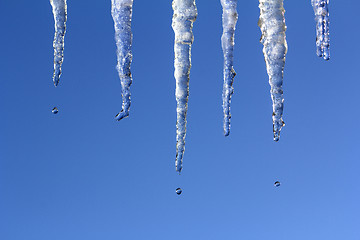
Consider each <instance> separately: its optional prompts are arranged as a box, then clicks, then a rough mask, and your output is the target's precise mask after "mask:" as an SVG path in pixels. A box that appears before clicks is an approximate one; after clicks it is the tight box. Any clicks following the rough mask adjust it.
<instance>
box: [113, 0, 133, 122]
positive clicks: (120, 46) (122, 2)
mask: <svg viewBox="0 0 360 240" xmlns="http://www.w3.org/2000/svg"><path fill="white" fill-rule="evenodd" d="M132 6H133V0H111V15H112V17H113V20H114V28H115V41H116V47H117V50H116V53H117V66H116V69H117V71H118V73H119V78H120V83H121V96H122V109H121V111H120V112H119V113H118V114H117V115H116V116H115V119H116V120H118V121H120V120H121V119H123V118H125V117H128V116H129V110H130V104H131V102H130V85H131V83H132V77H131V71H130V66H131V62H132V52H131V45H132V33H131V18H132Z"/></svg>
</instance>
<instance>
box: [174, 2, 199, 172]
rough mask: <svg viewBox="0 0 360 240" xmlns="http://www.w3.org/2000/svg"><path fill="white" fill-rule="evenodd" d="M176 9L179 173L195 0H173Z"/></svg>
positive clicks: (187, 93) (181, 158) (184, 132)
mask: <svg viewBox="0 0 360 240" xmlns="http://www.w3.org/2000/svg"><path fill="white" fill-rule="evenodd" d="M172 7H173V10H174V15H173V20H172V28H173V30H174V33H175V43H174V52H175V61H174V66H175V72H174V76H175V79H176V90H175V96H176V102H177V108H176V112H177V121H176V161H175V168H176V171H178V172H179V173H180V172H181V169H182V160H183V156H184V152H185V135H186V113H187V108H188V97H189V79H190V68H191V45H192V43H193V41H194V35H193V32H192V28H193V23H194V21H195V20H196V17H197V9H196V5H195V0H173V2H172Z"/></svg>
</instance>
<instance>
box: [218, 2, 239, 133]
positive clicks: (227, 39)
mask: <svg viewBox="0 0 360 240" xmlns="http://www.w3.org/2000/svg"><path fill="white" fill-rule="evenodd" d="M221 5H222V7H223V16H222V21H223V34H222V37H221V45H222V49H223V54H224V85H223V94H222V98H223V112H224V135H225V136H228V135H229V134H230V118H231V113H230V103H231V96H232V94H233V92H234V88H233V86H232V85H233V82H234V77H235V75H236V73H235V70H234V68H233V59H234V44H235V43H234V37H235V26H236V22H237V19H238V14H237V11H236V5H237V0H221Z"/></svg>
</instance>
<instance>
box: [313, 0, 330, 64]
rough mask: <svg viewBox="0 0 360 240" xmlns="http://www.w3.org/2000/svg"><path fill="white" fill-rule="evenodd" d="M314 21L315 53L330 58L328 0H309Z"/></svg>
mask: <svg viewBox="0 0 360 240" xmlns="http://www.w3.org/2000/svg"><path fill="white" fill-rule="evenodd" d="M311 5H312V6H313V8H314V12H315V21H316V54H317V55H318V56H319V57H323V58H324V59H325V60H329V59H330V33H329V25H330V21H329V0H311Z"/></svg>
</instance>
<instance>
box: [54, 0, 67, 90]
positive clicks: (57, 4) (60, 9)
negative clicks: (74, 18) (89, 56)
mask: <svg viewBox="0 0 360 240" xmlns="http://www.w3.org/2000/svg"><path fill="white" fill-rule="evenodd" d="M50 4H51V6H52V10H53V15H54V20H55V35H54V42H53V47H54V75H53V82H54V85H55V87H56V86H57V85H59V81H60V76H61V65H62V63H63V60H64V38H65V32H66V19H67V5H66V0H50Z"/></svg>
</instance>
